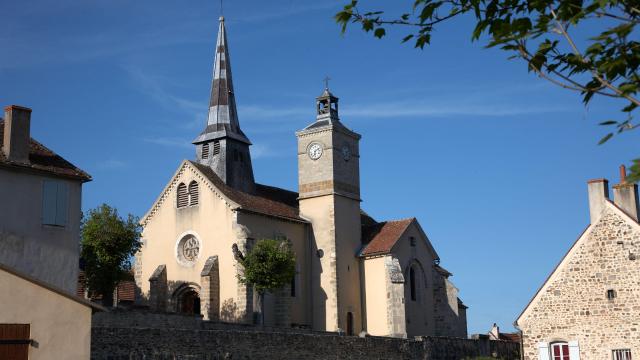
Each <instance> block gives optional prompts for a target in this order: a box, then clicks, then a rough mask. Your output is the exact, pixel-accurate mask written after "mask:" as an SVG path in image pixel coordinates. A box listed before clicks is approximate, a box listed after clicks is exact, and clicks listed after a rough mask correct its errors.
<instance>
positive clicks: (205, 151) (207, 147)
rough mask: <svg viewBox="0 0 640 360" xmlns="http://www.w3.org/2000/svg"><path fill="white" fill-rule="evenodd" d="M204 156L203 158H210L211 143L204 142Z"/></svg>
mask: <svg viewBox="0 0 640 360" xmlns="http://www.w3.org/2000/svg"><path fill="white" fill-rule="evenodd" d="M202 158H203V159H208V158H209V143H204V144H202Z"/></svg>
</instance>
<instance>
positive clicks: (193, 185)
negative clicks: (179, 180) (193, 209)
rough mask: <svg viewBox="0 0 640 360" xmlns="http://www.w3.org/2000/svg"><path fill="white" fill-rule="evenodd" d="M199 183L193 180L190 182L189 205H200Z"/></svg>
mask: <svg viewBox="0 0 640 360" xmlns="http://www.w3.org/2000/svg"><path fill="white" fill-rule="evenodd" d="M198 197H199V195H198V183H197V182H195V181H192V182H190V183H189V206H194V205H198Z"/></svg>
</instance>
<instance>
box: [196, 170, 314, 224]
mask: <svg viewBox="0 0 640 360" xmlns="http://www.w3.org/2000/svg"><path fill="white" fill-rule="evenodd" d="M189 163H191V165H193V166H195V167H196V168H198V170H200V171H201V172H202V173H203V174H204V175H205V176H206V177H207V178H208V179H209V180H210V181H211V182H212V183H213V184H214V185H215V186H216V188H218V189H220V191H222V193H223V194H224V195H226V196H227V197H229V198H230V199H231V200H233V201H234V202H237V203H238V204H239V205H240V207H241V209H243V210H245V211H250V212H255V213H259V214H263V215H269V216H275V217H280V218H286V219H289V220H294V221H300V222H307V221H306V220H304V219H303V218H301V217H300V209H299V207H298V193H297V192H295V191H289V190H285V189H280V188H277V187H273V186H267V185H261V184H256V192H255V194H248V193H245V192H242V191H239V190H236V189H233V188H231V187H230V186H227V184H225V183H224V182H223V181H222V179H220V178H219V177H218V175H216V173H215V172H214V171H213V170H212V169H211V168H210V167H208V166H205V165H202V164H198V163H196V162H193V161H189Z"/></svg>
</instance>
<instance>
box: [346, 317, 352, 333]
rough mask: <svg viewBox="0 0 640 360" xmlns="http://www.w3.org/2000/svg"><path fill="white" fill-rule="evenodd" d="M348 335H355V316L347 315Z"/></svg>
mask: <svg viewBox="0 0 640 360" xmlns="http://www.w3.org/2000/svg"><path fill="white" fill-rule="evenodd" d="M347 335H353V314H352V313H351V312H348V313H347Z"/></svg>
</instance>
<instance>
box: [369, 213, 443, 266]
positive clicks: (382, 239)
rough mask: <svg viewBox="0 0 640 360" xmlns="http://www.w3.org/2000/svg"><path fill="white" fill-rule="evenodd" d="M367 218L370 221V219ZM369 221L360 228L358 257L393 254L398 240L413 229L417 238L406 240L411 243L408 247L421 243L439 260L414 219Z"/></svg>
mask: <svg viewBox="0 0 640 360" xmlns="http://www.w3.org/2000/svg"><path fill="white" fill-rule="evenodd" d="M367 218H368V219H371V218H370V217H367ZM371 220H372V221H371V222H369V223H368V224H363V227H362V243H363V248H362V250H361V251H360V256H362V257H369V256H377V255H383V254H388V253H392V252H394V249H395V247H396V246H397V245H399V241H400V239H402V238H403V237H404V235H405V234H406V233H407V232H408V231H409V229H411V228H412V227H415V229H416V232H417V233H418V234H419V236H418V237H409V238H408V239H407V240H408V241H410V242H411V244H410V246H416V245H417V243H418V242H422V243H424V244H425V245H426V246H427V249H426V250H427V251H428V252H429V253H430V254H431V255H432V256H433V258H434V259H439V256H438V254H437V253H436V251H435V249H434V248H433V245H432V244H431V242H430V241H429V238H428V237H427V235H426V234H425V233H424V230H422V227H421V226H420V224H419V223H418V220H417V219H416V218H409V219H403V220H390V221H383V222H380V223H376V222H373V219H371Z"/></svg>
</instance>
